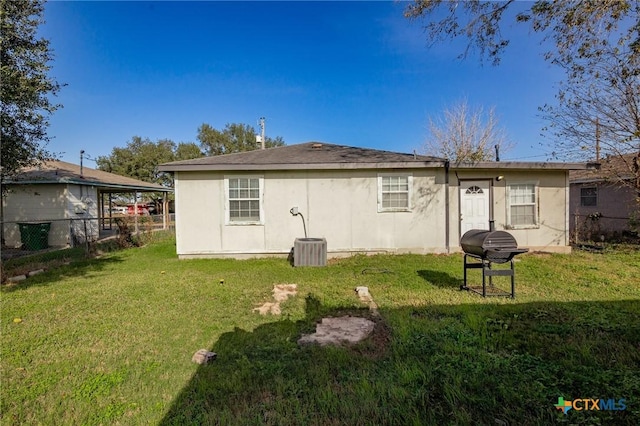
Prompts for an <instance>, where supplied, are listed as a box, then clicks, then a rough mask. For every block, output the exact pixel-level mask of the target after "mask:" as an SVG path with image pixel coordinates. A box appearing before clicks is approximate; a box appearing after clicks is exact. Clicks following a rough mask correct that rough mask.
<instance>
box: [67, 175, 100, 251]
mask: <svg viewBox="0 0 640 426" xmlns="http://www.w3.org/2000/svg"><path fill="white" fill-rule="evenodd" d="M98 209H99V205H98V193H97V190H96V188H95V187H94V186H80V185H69V186H68V187H67V203H66V205H65V210H66V211H67V217H68V218H70V219H73V220H71V221H70V227H71V236H70V238H75V242H76V243H78V244H81V243H84V242H85V241H86V239H85V235H86V237H87V238H88V239H89V241H96V240H97V239H98V233H99V227H98V221H97V220H96V219H97V217H98ZM88 219H94V220H88Z"/></svg>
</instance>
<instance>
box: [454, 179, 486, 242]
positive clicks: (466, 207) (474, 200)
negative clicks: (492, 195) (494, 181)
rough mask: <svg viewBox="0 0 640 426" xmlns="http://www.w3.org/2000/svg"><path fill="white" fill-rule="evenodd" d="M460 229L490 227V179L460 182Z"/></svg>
mask: <svg viewBox="0 0 640 426" xmlns="http://www.w3.org/2000/svg"><path fill="white" fill-rule="evenodd" d="M460 229H461V230H462V234H464V233H465V232H467V231H468V230H470V229H489V181H488V180H474V181H471V180H467V181H462V182H460Z"/></svg>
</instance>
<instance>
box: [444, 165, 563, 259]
mask: <svg viewBox="0 0 640 426" xmlns="http://www.w3.org/2000/svg"><path fill="white" fill-rule="evenodd" d="M497 175H503V179H502V180H500V181H496V180H495V179H494V178H495V177H496V176H497ZM458 177H459V178H460V179H493V214H494V219H495V226H496V229H498V230H506V231H507V232H509V233H511V234H512V235H513V236H514V238H515V239H516V241H517V242H518V245H519V246H522V247H528V248H529V249H530V250H531V251H535V250H540V251H551V252H563V253H566V252H570V251H571V247H570V246H569V245H568V244H569V240H568V237H569V229H568V221H567V212H568V208H569V204H568V202H569V200H568V191H567V172H565V171H556V170H539V171H535V170H534V171H509V170H504V171H500V172H499V173H498V172H496V171H491V172H489V171H486V172H478V171H471V170H462V171H460V170H458ZM514 183H535V184H536V185H537V188H538V193H537V195H538V200H537V201H538V226H537V227H532V228H529V229H507V208H508V202H507V198H506V197H507V186H508V185H510V184H514ZM450 185H451V186H450V190H449V195H450V200H451V212H452V221H451V224H450V226H451V227H450V231H451V246H452V247H456V246H458V245H459V244H458V243H459V241H460V236H461V235H460V222H459V220H458V218H457V217H455V218H454V216H457V215H458V214H459V212H460V208H459V202H460V199H459V194H458V191H459V186H458V182H457V180H456V178H455V177H453V179H451V181H450Z"/></svg>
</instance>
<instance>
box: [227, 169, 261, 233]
mask: <svg viewBox="0 0 640 426" xmlns="http://www.w3.org/2000/svg"><path fill="white" fill-rule="evenodd" d="M225 193H226V198H227V223H228V224H257V223H262V221H263V212H262V178H261V177H256V176H250V177H228V178H226V179H225Z"/></svg>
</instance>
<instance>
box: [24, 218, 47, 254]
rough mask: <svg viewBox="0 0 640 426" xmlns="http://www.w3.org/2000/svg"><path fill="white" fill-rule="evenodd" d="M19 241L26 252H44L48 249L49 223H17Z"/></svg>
mask: <svg viewBox="0 0 640 426" xmlns="http://www.w3.org/2000/svg"><path fill="white" fill-rule="evenodd" d="M18 227H19V228H20V240H21V241H22V244H23V245H24V248H26V249H27V250H44V249H46V248H47V247H49V229H51V222H30V223H18Z"/></svg>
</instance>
